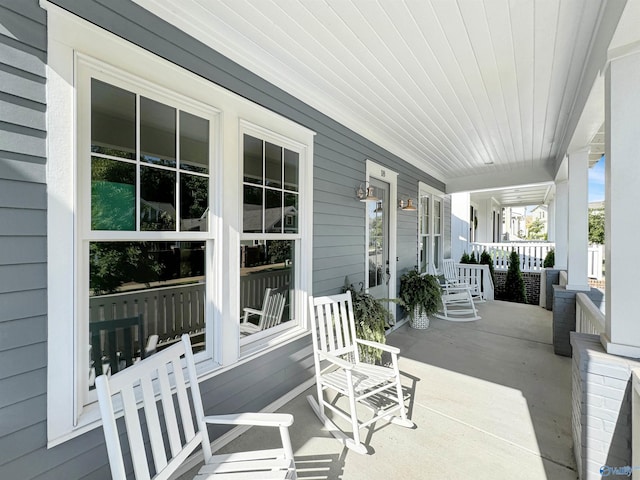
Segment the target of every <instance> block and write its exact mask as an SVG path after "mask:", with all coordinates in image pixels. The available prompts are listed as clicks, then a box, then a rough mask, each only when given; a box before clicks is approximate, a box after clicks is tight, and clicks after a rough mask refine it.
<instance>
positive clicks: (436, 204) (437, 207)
mask: <svg viewBox="0 0 640 480" xmlns="http://www.w3.org/2000/svg"><path fill="white" fill-rule="evenodd" d="M441 215H442V202H441V201H440V200H437V199H434V200H433V233H435V234H436V235H439V234H440V233H442V232H441V225H440V221H441Z"/></svg>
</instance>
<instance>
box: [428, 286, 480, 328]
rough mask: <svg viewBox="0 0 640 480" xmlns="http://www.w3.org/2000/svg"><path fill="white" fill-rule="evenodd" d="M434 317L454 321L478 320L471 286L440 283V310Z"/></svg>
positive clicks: (478, 316)
mask: <svg viewBox="0 0 640 480" xmlns="http://www.w3.org/2000/svg"><path fill="white" fill-rule="evenodd" d="M434 317H437V318H441V319H442V320H450V321H454V322H473V321H475V320H480V319H481V318H482V317H480V315H478V310H477V309H476V305H475V302H474V300H473V296H472V295H471V288H470V287H469V286H468V285H449V284H446V283H445V284H443V285H442V311H440V312H438V313H435V314H434Z"/></svg>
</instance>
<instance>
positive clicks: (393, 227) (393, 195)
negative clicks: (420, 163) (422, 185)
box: [364, 159, 398, 312]
mask: <svg viewBox="0 0 640 480" xmlns="http://www.w3.org/2000/svg"><path fill="white" fill-rule="evenodd" d="M370 178H376V179H378V180H381V181H383V182H386V183H388V184H389V298H395V297H396V296H397V290H396V262H397V253H396V244H397V238H398V228H397V225H398V211H397V210H398V209H397V203H396V202H397V198H398V173H397V172H394V171H393V170H390V169H389V168H387V167H383V166H382V165H379V164H377V163H375V162H373V161H372V160H369V159H367V161H366V181H367V182H369V179H370ZM364 215H365V228H364V235H365V238H364V253H365V255H364V287H365V291H368V290H369V255H368V250H367V249H368V246H369V215H368V212H367V209H366V208H365V212H364ZM391 304H392V302H389V303H388V304H387V308H388V309H389V311H391V312H393V311H394V310H392V308H391V306H392V305H391Z"/></svg>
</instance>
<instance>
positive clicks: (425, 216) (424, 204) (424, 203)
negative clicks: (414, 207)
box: [418, 197, 430, 235]
mask: <svg viewBox="0 0 640 480" xmlns="http://www.w3.org/2000/svg"><path fill="white" fill-rule="evenodd" d="M429 200H430V198H429V197H421V198H420V206H421V213H422V215H421V216H420V227H419V230H418V231H419V232H420V233H422V234H424V235H429V204H430V202H429Z"/></svg>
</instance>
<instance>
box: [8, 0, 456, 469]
mask: <svg viewBox="0 0 640 480" xmlns="http://www.w3.org/2000/svg"><path fill="white" fill-rule="evenodd" d="M41 4H42V6H45V7H46V10H45V9H44V8H42V7H41ZM0 34H1V36H2V38H3V41H2V43H3V45H4V50H3V51H2V53H0V61H2V62H3V63H4V69H3V70H2V73H1V75H2V81H1V82H0V85H1V89H2V92H1V93H0V101H1V102H2V108H1V109H0V110H1V111H2V118H1V120H2V121H3V122H4V123H3V124H2V125H3V126H0V130H2V131H1V132H0V138H2V139H3V143H2V146H1V147H0V149H1V150H2V160H1V161H0V206H2V207H3V209H4V210H5V211H7V212H10V217H3V218H5V221H4V222H3V233H2V236H1V237H0V244H1V245H2V252H3V254H0V305H1V306H2V308H0V322H1V327H0V328H1V329H2V333H1V334H0V359H1V361H0V363H1V365H2V366H1V367H0V452H2V455H0V477H1V478H7V479H8V478H32V477H39V478H51V479H54V478H55V479H59V478H81V477H87V478H106V477H107V476H108V472H109V470H108V463H107V455H106V449H105V446H104V440H103V434H102V430H101V428H100V423H99V415H98V411H97V408H96V403H95V393H94V392H93V390H92V389H91V388H90V385H88V378H89V377H88V375H86V372H87V368H88V363H89V362H88V358H89V357H88V351H87V348H88V341H87V340H86V339H88V319H89V304H90V301H89V300H90V299H91V305H93V307H92V309H93V308H98V306H97V303H96V302H99V301H102V298H103V297H100V296H96V294H95V292H94V290H93V289H92V288H90V287H91V285H90V281H92V280H90V278H93V273H94V272H93V270H94V269H98V268H101V267H104V268H106V267H107V266H108V265H109V264H108V262H109V261H110V260H109V259H110V258H112V257H114V256H118V255H128V257H127V258H129V259H131V258H133V259H134V260H132V261H133V262H134V265H133V267H134V268H132V269H131V270H132V271H131V272H129V273H128V274H127V276H126V277H124V275H125V274H124V273H122V275H123V277H122V278H120V279H118V278H115V279H114V282H115V283H114V285H115V286H112V287H108V286H107V287H105V288H111V289H112V291H113V292H115V293H109V294H107V295H106V296H104V299H105V300H106V299H107V297H108V298H109V299H113V298H117V300H113V301H114V302H116V303H118V305H121V304H122V305H125V304H127V302H128V305H129V307H127V308H133V307H131V305H132V304H133V303H132V302H133V300H131V298H133V297H127V295H137V297H136V298H137V300H136V302H150V301H151V299H152V297H153V298H156V297H157V296H158V295H159V294H158V293H157V292H158V291H163V292H165V293H166V291H167V290H175V289H177V288H183V285H182V283H186V284H187V285H186V287H185V288H189V289H190V290H189V291H190V295H195V294H196V293H197V294H198V295H200V293H198V292H201V293H204V294H205V295H206V296H207V301H206V306H205V310H204V319H205V323H206V332H205V342H204V345H201V346H200V349H201V350H202V351H201V352H200V353H199V354H198V355H199V357H198V358H199V361H200V366H201V368H202V369H203V371H206V372H207V378H208V379H207V380H205V381H204V385H203V388H202V390H203V392H205V398H204V402H205V409H206V410H207V411H208V412H212V413H213V412H230V411H240V410H260V409H262V408H264V407H266V406H268V405H269V404H270V403H272V402H274V401H275V400H277V399H279V398H280V397H282V396H283V395H286V394H288V393H289V392H292V391H295V389H296V388H298V387H300V386H301V385H303V384H304V382H307V381H308V380H309V379H311V377H312V370H311V369H312V368H313V360H312V358H311V351H310V336H309V331H308V329H307V319H306V311H307V309H306V301H305V300H306V297H307V295H309V294H310V293H312V292H313V293H314V294H332V293H338V292H340V291H341V288H342V286H343V285H344V281H345V277H348V278H349V280H350V281H351V282H353V283H355V284H357V283H358V282H364V281H366V279H367V278H368V272H366V269H367V268H368V267H367V265H368V262H367V261H366V260H365V256H366V252H367V248H366V244H365V239H366V235H365V223H366V204H365V203H362V202H360V201H358V200H357V199H356V198H355V189H356V188H357V186H358V185H359V184H360V183H362V182H365V181H368V180H369V178H371V179H373V178H374V177H377V178H378V179H380V180H381V181H383V184H381V185H382V187H384V188H388V189H389V193H388V195H390V197H389V198H393V199H394V200H392V201H391V202H388V203H387V204H386V208H387V212H388V213H389V215H388V216H387V217H386V218H387V219H388V221H390V222H393V223H392V224H390V230H389V231H387V233H386V234H385V235H387V240H386V241H389V239H390V238H391V236H393V239H394V242H393V243H394V248H395V251H393V252H391V253H389V254H388V257H390V258H396V257H398V260H397V262H393V267H392V269H391V271H392V274H393V277H392V279H391V280H390V282H389V285H390V288H391V289H392V290H388V292H390V293H387V294H386V295H385V296H387V297H389V296H395V295H396V293H397V283H398V281H397V279H398V278H399V276H400V274H401V273H402V272H403V271H405V270H406V269H408V268H411V267H413V266H415V265H416V264H417V261H418V260H417V259H418V245H417V223H418V218H417V214H416V212H405V211H401V210H398V211H397V212H396V211H395V207H396V205H395V198H413V199H416V198H417V197H418V188H419V183H420V185H422V187H421V188H423V190H424V191H425V194H424V195H425V196H424V197H423V198H424V199H425V200H423V203H424V202H433V200H431V199H432V198H437V200H436V202H437V203H436V204H435V205H437V209H438V217H437V219H435V220H428V221H429V222H433V221H437V222H439V223H438V227H437V232H438V233H437V236H434V238H435V239H434V240H432V239H431V237H429V236H427V237H425V244H424V248H426V247H427V244H429V245H430V248H432V249H433V248H434V247H433V246H432V243H433V242H437V244H436V247H435V248H436V250H437V251H438V252H440V253H439V254H438V255H439V256H440V258H441V257H442V255H443V254H444V253H446V252H443V250H446V248H447V247H446V245H448V244H450V239H449V237H448V234H447V232H446V231H445V230H444V229H443V228H442V226H441V224H440V222H442V221H443V220H442V219H443V218H446V217H447V216H448V215H450V213H449V208H450V207H449V201H448V199H447V197H446V196H445V194H444V189H445V186H444V185H443V184H442V182H440V181H438V180H436V179H434V178H433V177H431V176H430V175H429V174H428V172H423V171H420V170H419V169H418V168H416V167H414V166H413V165H411V164H409V163H408V162H406V161H404V160H403V159H402V158H399V157H397V156H395V155H392V154H391V153H389V152H388V151H386V150H384V149H383V148H380V147H379V146H377V145H376V144H374V143H372V142H371V141H369V140H368V139H366V138H364V137H362V136H360V135H358V134H355V133H354V132H353V131H350V130H349V129H347V128H345V127H344V126H343V125H341V124H340V123H338V122H336V121H334V120H332V119H331V118H328V117H327V116H325V115H323V114H320V113H319V112H318V111H316V110H314V109H313V108H311V107H309V106H308V105H306V104H304V103H302V102H301V101H299V100H297V99H296V98H294V97H293V96H291V95H289V94H287V93H285V92H284V91H282V90H279V89H278V88H276V87H274V86H273V85H271V84H269V83H268V82H267V81H265V80H263V79H261V78H259V77H257V76H256V75H254V74H252V73H251V72H249V71H247V70H245V69H244V68H242V67H240V66H238V65H237V64H235V63H233V62H232V61H229V60H228V59H226V58H224V57H223V56H222V55H220V54H218V53H217V52H215V51H213V50H210V49H209V48H207V47H206V46H204V45H203V44H202V43H200V42H198V41H196V40H194V39H193V38H192V37H190V36H188V35H186V34H185V33H184V32H182V31H180V30H178V29H177V28H175V27H173V26H171V25H169V24H167V23H164V22H162V21H159V20H158V18H157V17H155V16H153V15H152V14H151V13H148V12H147V11H145V10H143V9H141V8H139V7H138V6H136V5H135V4H134V3H132V2H127V1H121V2H118V4H117V8H111V5H109V6H106V4H103V3H102V2H99V1H95V0H91V1H84V2H75V1H66V0H59V1H54V2H50V3H49V2H41V3H39V2H38V1H37V0H25V1H14V2H9V3H8V4H7V3H4V2H3V4H2V6H0ZM9 126H10V127H9ZM223 139H224V142H223ZM137 145H139V147H138V146H137ZM175 145H179V147H176V146H175ZM138 149H139V150H138ZM138 151H140V152H144V153H140V155H139V156H138V154H137V152H138ZM74 158H75V159H77V163H76V162H74ZM238 159H242V160H238ZM263 162H264V163H263ZM263 164H264V165H265V168H264V170H263V168H262V165H263ZM243 171H244V176H241V175H242V173H241V172H243ZM137 172H140V173H137ZM92 185H93V186H95V188H94V189H93V190H92ZM136 185H137V186H138V187H136ZM176 185H177V187H176ZM98 187H99V188H98ZM176 189H178V190H176ZM136 192H138V193H136ZM143 198H144V200H143ZM203 199H204V204H205V205H206V204H208V206H209V207H210V210H209V211H207V210H205V208H204V207H202V205H203V203H202V202H203ZM89 204H91V205H92V209H91V210H89V209H88V208H85V207H86V206H88V205H89ZM243 206H244V208H243ZM187 208H188V209H189V210H188V211H187ZM136 209H138V210H136ZM135 212H140V217H139V220H137V219H136V213H135ZM163 212H164V214H163ZM243 212H244V213H243ZM178 219H179V220H180V221H177V220H178ZM312 232H313V233H312ZM429 235H432V234H429ZM432 236H433V235H432ZM254 244H260V245H265V246H266V248H268V249H271V250H272V252H273V253H272V254H271V255H270V256H268V257H265V258H267V262H270V261H272V262H274V264H275V263H277V265H278V266H281V267H283V268H279V269H275V268H269V265H265V266H263V267H264V268H263V267H261V271H260V272H257V271H256V272H255V275H256V276H257V277H259V278H258V279H256V280H255V281H254V282H253V283H252V284H251V285H249V284H247V285H248V286H246V289H250V288H256V289H257V290H256V292H252V293H251V295H254V294H255V295H257V297H255V295H254V297H255V298H253V299H249V294H247V295H246V296H247V300H246V302H254V303H258V304H259V298H260V296H261V295H262V294H263V291H264V288H263V286H262V285H264V284H263V283H260V282H262V281H263V279H264V278H266V281H268V280H269V279H271V280H273V275H275V273H274V271H276V270H278V271H284V270H286V275H287V277H286V279H285V280H282V281H283V282H285V284H289V285H290V289H291V299H292V304H291V305H290V307H289V311H290V313H289V317H288V318H287V320H288V321H286V322H283V323H282V324H281V325H279V326H278V327H275V328H274V329H273V331H267V332H262V333H260V334H255V335H251V336H249V337H247V338H243V339H240V336H239V328H238V321H239V312H241V311H242V306H243V302H245V299H244V297H245V295H240V288H241V287H240V285H241V262H242V258H241V255H240V246H241V245H254ZM74 245H77V246H78V248H74V247H73V246H74ZM118 246H125V247H126V248H128V249H129V250H131V249H133V253H131V251H129V250H126V251H124V253H123V251H122V250H118V248H119V247H118ZM172 251H173V252H177V253H174V254H172V253H171V252H172ZM89 252H91V254H90V253H89ZM157 252H165V253H162V254H158V253H157ZM194 252H198V253H199V255H198V256H195V253H194ZM185 255H187V256H188V258H187V257H185ZM140 256H142V257H143V259H142V261H141V260H139V257H140ZM136 258H138V260H135V259H136ZM167 259H168V260H167ZM270 259H271V260H270ZM136 261H137V262H138V263H135V262H136ZM149 262H151V263H152V264H153V265H155V267H156V271H151V272H142V271H141V268H140V267H142V266H148V263H149ZM167 262H178V263H177V264H175V265H173V264H172V265H171V268H172V270H171V271H175V272H177V273H175V274H174V277H176V278H172V279H171V280H170V281H169V280H162V279H160V280H157V281H156V280H154V281H150V279H151V278H152V277H153V276H154V275H156V276H157V274H158V271H160V272H162V271H165V272H166V271H168V268H169V263H167ZM136 265H137V267H136ZM130 267H131V265H130ZM151 270H153V269H151ZM245 270H246V269H245ZM253 270H258V268H255V269H252V271H253ZM202 271H205V274H204V277H203V276H202ZM265 271H266V272H270V273H268V274H267V273H265ZM87 272H89V273H90V274H91V275H89V274H88V273H87ZM245 273H246V272H245ZM116 275H117V274H116ZM242 275H244V273H243V274H242ZM269 275H271V277H269ZM153 278H156V277H153ZM244 278H245V277H244V276H243V282H244ZM278 281H280V280H278ZM118 285H120V286H118ZM163 285H164V286H163ZM243 285H244V283H243ZM94 287H95V286H94ZM194 288H196V289H197V292H196V290H194ZM242 288H243V289H244V288H245V286H243V287H242ZM247 291H248V290H247ZM194 292H196V293H194ZM109 295H111V296H109ZM167 295H168V294H167ZM171 295H174V297H172V298H177V297H175V295H177V294H176V293H175V292H173V293H171ZM180 295H181V294H180ZM114 296H115V297H114ZM126 298H129V301H127V300H126ZM109 301H112V300H109ZM102 303H104V302H102ZM114 304H115V303H114ZM194 305H195V304H194ZM198 305H200V303H198ZM100 308H103V307H100ZM118 308H120V307H118ZM122 308H125V307H122ZM96 311H98V310H96ZM100 311H101V312H102V313H100V315H109V313H108V312H109V310H104V309H103V310H100ZM105 311H106V312H107V313H106V314H105V313H104V312H105ZM92 315H93V314H92ZM76 371H78V372H80V374H78V375H74V372H76Z"/></svg>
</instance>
